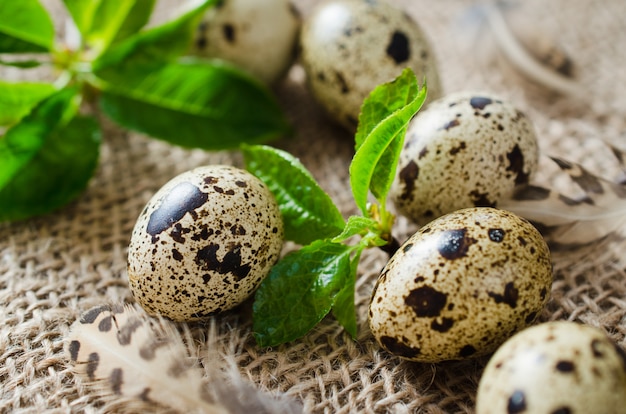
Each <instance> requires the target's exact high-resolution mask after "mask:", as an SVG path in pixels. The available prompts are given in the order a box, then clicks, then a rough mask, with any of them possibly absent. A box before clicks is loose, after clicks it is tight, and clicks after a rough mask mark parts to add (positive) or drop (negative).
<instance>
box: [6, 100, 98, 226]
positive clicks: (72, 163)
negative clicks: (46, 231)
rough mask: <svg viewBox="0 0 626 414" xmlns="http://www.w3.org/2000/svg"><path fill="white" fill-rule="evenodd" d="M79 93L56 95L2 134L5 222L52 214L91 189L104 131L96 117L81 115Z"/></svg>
mask: <svg viewBox="0 0 626 414" xmlns="http://www.w3.org/2000/svg"><path fill="white" fill-rule="evenodd" d="M76 93H77V92H76V90H73V89H66V90H62V91H60V92H57V93H56V94H54V95H52V96H50V97H49V98H48V99H46V100H44V101H43V102H42V103H41V104H40V105H38V106H37V107H36V108H35V109H34V110H33V111H32V112H31V113H30V114H29V115H27V116H26V117H25V118H24V119H22V121H21V122H20V123H19V124H17V125H15V126H14V127H13V128H11V129H9V130H8V131H7V133H6V135H5V136H4V137H2V138H0V165H2V169H1V170H0V221H5V220H19V219H24V218H27V217H31V216H34V215H40V214H45V213H48V212H50V211H53V210H55V209H57V208H59V207H61V206H63V205H65V204H67V203H68V202H70V201H71V200H73V199H74V198H76V197H77V196H78V195H79V194H80V193H81V192H82V191H83V190H84V188H85V187H86V185H87V183H88V181H89V179H90V177H91V176H92V175H93V172H94V170H95V167H96V164H97V160H98V153H99V143H100V133H99V127H98V124H97V122H96V121H95V120H94V119H92V118H88V117H79V116H75V114H76V111H77V106H76V104H75V102H74V98H75V95H76ZM68 117H72V118H69V119H68Z"/></svg>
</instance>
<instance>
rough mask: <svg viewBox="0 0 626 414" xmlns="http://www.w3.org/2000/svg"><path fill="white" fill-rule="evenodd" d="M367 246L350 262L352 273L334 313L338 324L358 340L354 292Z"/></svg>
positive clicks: (336, 302)
mask: <svg viewBox="0 0 626 414" xmlns="http://www.w3.org/2000/svg"><path fill="white" fill-rule="evenodd" d="M363 249H365V246H363V245H360V246H359V247H358V249H357V250H356V254H355V255H354V256H353V257H352V259H351V260H350V273H349V274H348V277H347V279H346V283H345V284H344V286H343V288H342V289H341V290H340V291H339V293H338V294H337V296H336V297H335V303H334V305H333V308H332V311H333V316H334V317H335V319H337V322H339V324H340V325H341V326H343V328H344V329H345V330H346V332H348V333H349V334H350V336H352V338H353V339H356V334H357V321H356V305H355V303H354V292H355V289H356V275H357V269H358V265H359V260H360V259H361V253H362V252H363Z"/></svg>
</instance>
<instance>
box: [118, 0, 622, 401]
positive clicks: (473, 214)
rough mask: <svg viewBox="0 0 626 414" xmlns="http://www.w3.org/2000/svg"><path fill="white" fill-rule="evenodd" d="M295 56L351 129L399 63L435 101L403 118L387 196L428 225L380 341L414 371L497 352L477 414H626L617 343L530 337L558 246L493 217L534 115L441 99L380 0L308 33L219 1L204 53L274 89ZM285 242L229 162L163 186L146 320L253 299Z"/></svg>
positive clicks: (483, 101)
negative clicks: (416, 366) (596, 413)
mask: <svg viewBox="0 0 626 414" xmlns="http://www.w3.org/2000/svg"><path fill="white" fill-rule="evenodd" d="M257 23H258V24H257ZM261 23H264V24H261ZM266 23H269V24H266ZM298 52H299V55H300V61H301V64H302V66H303V68H304V69H305V72H306V74H307V84H308V86H309V89H310V91H311V94H312V96H313V97H314V98H315V99H316V100H317V101H318V102H319V103H320V104H321V105H322V106H323V107H324V108H325V109H326V110H327V112H328V114H329V116H330V117H331V118H333V119H334V120H335V121H337V122H338V123H340V124H341V125H343V126H345V127H346V128H347V129H349V130H354V129H355V128H356V123H357V119H358V114H359V110H360V106H361V103H362V102H363V100H364V99H365V97H366V96H367V94H368V93H369V92H370V91H371V90H372V89H373V88H374V87H375V86H377V85H378V84H380V83H383V82H386V81H388V80H391V79H393V78H394V77H395V76H397V75H398V74H400V72H401V71H402V70H403V69H404V68H406V67H411V68H412V69H413V71H414V72H415V73H416V74H417V75H418V78H421V77H425V78H426V79H427V82H428V90H429V103H428V106H427V107H426V108H425V110H423V111H422V112H421V113H419V114H418V115H417V116H416V117H415V118H414V119H413V120H412V121H411V123H410V124H409V127H408V130H407V134H406V139H405V143H404V147H403V149H402V152H401V155H400V159H399V164H398V168H397V173H396V177H395V180H394V183H393V186H392V189H391V192H390V199H391V201H393V203H394V205H395V207H396V209H397V211H398V212H399V213H401V214H403V215H405V216H407V217H408V218H410V219H411V220H413V221H414V222H415V223H417V224H419V225H420V226H422V227H421V228H420V229H419V230H418V231H417V232H416V233H415V234H414V235H413V236H412V237H410V238H409V239H408V240H407V241H406V242H405V243H404V244H403V245H402V246H401V247H400V249H399V250H398V251H397V252H396V253H395V254H394V255H393V256H392V257H391V258H390V260H389V261H388V263H387V265H386V266H385V267H384V269H383V270H382V272H381V273H380V276H379V278H378V280H377V282H376V284H375V286H374V289H373V291H372V295H371V300H370V307H369V314H368V316H369V318H368V320H369V325H370V329H371V332H372V334H373V336H374V337H375V339H376V340H377V341H378V343H379V344H380V346H381V347H382V348H383V349H385V350H386V351H388V352H390V353H392V354H394V355H397V356H399V357H401V358H405V359H409V360H413V361H419V362H439V361H444V360H456V359H464V358H471V357H476V356H480V355H488V354H491V353H493V352H496V353H495V355H494V356H493V357H492V358H491V360H490V362H489V364H488V366H487V368H486V369H485V372H484V375H483V377H482V379H481V383H480V386H479V390H478V398H477V412H479V413H500V412H502V413H504V412H508V413H511V412H516V413H517V412H546V413H548V412H563V413H565V412H568V413H573V412H591V411H593V410H594V409H597V408H598V407H605V411H604V412H620V411H619V410H620V409H622V408H623V407H624V406H626V397H625V395H626V393H624V389H626V358H625V357H624V353H623V351H622V350H621V348H619V347H617V346H615V345H613V344H612V342H611V341H610V340H609V339H608V338H607V337H606V336H605V335H604V334H602V333H601V332H599V331H598V330H596V329H593V328H590V327H586V326H582V325H578V324H574V323H568V322H560V323H550V324H540V325H538V326H536V327H532V328H528V327H529V326H530V325H532V324H533V323H534V322H535V320H536V319H537V317H538V315H539V314H540V313H541V312H542V310H543V308H544V306H545V305H546V303H547V301H548V300H549V297H550V291H551V285H552V280H553V271H552V262H551V257H550V252H549V249H548V246H547V245H546V243H545V241H544V240H543V238H542V236H541V234H540V233H539V232H538V231H537V230H536V229H535V227H534V226H533V225H532V224H531V223H530V222H528V221H527V220H525V219H523V218H521V217H518V216H516V215H515V214H513V213H510V212H508V211H504V210H500V209H498V208H497V206H498V203H499V202H500V201H502V200H504V199H506V198H508V197H511V195H512V194H513V193H514V191H515V190H516V189H517V188H518V187H520V186H524V185H526V184H528V183H529V180H530V178H531V176H532V174H533V172H534V170H535V169H536V167H537V164H538V145H537V138H536V135H535V133H534V131H533V127H532V125H531V122H530V121H529V119H528V118H527V117H526V116H525V115H524V113H523V112H522V111H520V110H519V109H517V108H516V107H515V106H514V105H512V104H511V103H509V102H507V101H506V100H504V99H502V98H500V97H498V96H494V95H492V94H490V93H485V92H480V93H467V92H464V93H456V94H452V95H448V96H445V97H442V98H440V95H441V86H440V82H439V78H438V74H437V69H436V64H435V56H434V54H433V52H432V49H431V46H430V44H429V42H428V40H427V38H426V36H425V35H424V33H423V32H422V30H421V28H420V27H419V26H418V25H417V23H416V22H415V21H414V20H413V19H412V18H411V17H410V16H408V15H407V14H406V13H404V12H402V11H401V10H399V9H397V8H395V7H393V6H391V5H389V4H388V3H386V2H385V1H383V0H369V1H365V0H324V1H322V2H320V3H319V4H317V5H316V6H315V7H314V9H313V10H312V11H311V12H310V13H309V14H308V16H307V18H306V19H305V20H304V22H302V21H301V17H300V15H299V13H298V12H297V10H296V9H295V8H294V7H293V6H292V5H291V3H290V2H289V1H288V0H271V1H264V2H259V1H256V2H255V1H248V0H223V1H221V2H218V4H217V6H216V7H215V8H214V9H212V10H211V11H209V12H208V13H207V15H206V16H205V19H204V20H203V22H202V23H201V24H200V26H199V27H198V30H197V34H196V38H195V40H194V46H193V53H195V54H198V55H202V56H209V57H217V58H222V59H226V60H229V61H231V62H233V63H235V64H236V65H238V66H240V67H241V68H242V69H244V70H247V71H249V72H250V73H252V74H253V75H254V76H256V77H257V78H259V79H260V80H262V81H264V82H266V83H267V84H272V83H275V82H277V81H278V80H279V79H281V78H282V77H283V76H284V74H285V73H286V72H287V71H288V69H289V67H290V66H291V65H292V64H293V62H294V59H295V58H296V55H297V54H298ZM282 244H283V223H282V219H281V216H280V211H279V208H278V205H277V203H276V200H275V199H274V197H273V195H272V194H271V192H270V191H269V190H268V188H267V187H266V186H265V185H264V184H263V183H262V182H261V181H259V180H258V179H257V178H255V177H254V176H252V175H250V174H249V173H247V172H245V171H242V170H239V169H237V168H234V167H230V166H209V167H202V168H199V169H196V170H193V171H190V172H187V173H184V174H182V175H180V176H178V177H176V178H174V179H173V180H172V181H170V182H169V183H167V184H166V185H165V186H164V187H163V188H162V189H161V190H159V192H157V193H156V194H155V195H154V197H153V198H152V199H151V200H150V201H149V202H148V204H147V206H146V208H145V209H144V211H143V212H142V213H141V215H140V217H139V218H138V220H137V224H136V226H135V229H134V231H133V234H132V239H131V243H130V248H129V268H128V273H129V280H130V287H131V291H132V292H133V295H134V297H135V298H136V300H137V301H138V302H139V303H140V304H141V305H142V306H144V308H145V309H146V310H148V311H149V312H150V313H154V314H162V315H164V316H167V317H169V318H171V319H174V320H180V321H189V320H195V319H198V318H202V317H205V316H207V315H211V314H215V313H218V312H221V311H223V310H227V309H230V308H232V307H234V306H236V305H238V304H240V303H241V302H242V301H244V300H245V299H246V298H248V297H249V296H250V295H251V294H252V293H253V292H254V290H255V289H256V288H257V287H258V285H259V284H260V283H261V281H262V280H263V278H264V277H265V276H267V274H268V272H269V269H270V268H271V267H272V265H273V264H274V263H275V262H276V261H277V260H278V257H279V253H280V250H281V247H282ZM590 388H591V389H593V390H594V391H593V392H587V390H589V389H590ZM557 389H558V390H559V391H558V392H556V391H554V390H557ZM601 404H604V405H601ZM559 410H560V411H559Z"/></svg>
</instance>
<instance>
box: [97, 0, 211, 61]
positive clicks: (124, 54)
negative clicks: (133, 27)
mask: <svg viewBox="0 0 626 414" xmlns="http://www.w3.org/2000/svg"><path fill="white" fill-rule="evenodd" d="M216 2H217V0H201V1H198V5H197V7H194V8H193V9H191V10H188V11H186V12H185V13H183V14H182V15H181V16H179V17H178V18H176V19H174V20H172V21H170V22H168V23H165V24H163V25H160V26H157V27H154V28H151V29H148V30H145V31H141V32H139V33H137V34H135V35H133V36H130V37H128V38H126V39H124V40H123V41H121V42H119V43H118V44H116V45H115V46H112V47H111V48H110V49H108V50H106V51H105V52H104V53H103V54H102V55H101V56H100V57H99V58H98V59H96V61H94V63H93V68H94V71H96V72H98V71H102V70H103V69H105V68H107V67H111V66H113V67H117V70H118V71H119V70H123V66H124V65H130V66H133V65H135V64H140V63H141V64H151V65H154V66H158V65H159V64H160V63H163V62H169V61H172V60H175V59H176V58H178V57H179V56H180V55H182V54H183V53H185V52H186V51H187V50H188V49H189V45H190V44H191V41H192V39H193V33H194V31H195V30H196V29H197V26H198V24H199V22H200V19H201V18H202V15H203V13H204V12H205V11H206V10H207V8H209V7H210V6H212V5H213V4H214V3H216Z"/></svg>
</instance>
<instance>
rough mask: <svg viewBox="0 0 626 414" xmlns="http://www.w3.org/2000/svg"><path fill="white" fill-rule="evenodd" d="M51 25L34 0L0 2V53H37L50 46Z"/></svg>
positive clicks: (52, 37)
mask: <svg viewBox="0 0 626 414" xmlns="http://www.w3.org/2000/svg"><path fill="white" fill-rule="evenodd" d="M53 41H54V26H53V25H52V20H51V19H50V16H49V15H48V13H47V12H46V9H44V8H43V6H42V5H41V4H40V3H39V2H38V1H37V0H2V1H0V53H39V52H47V51H49V50H51V49H52V43H53Z"/></svg>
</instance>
